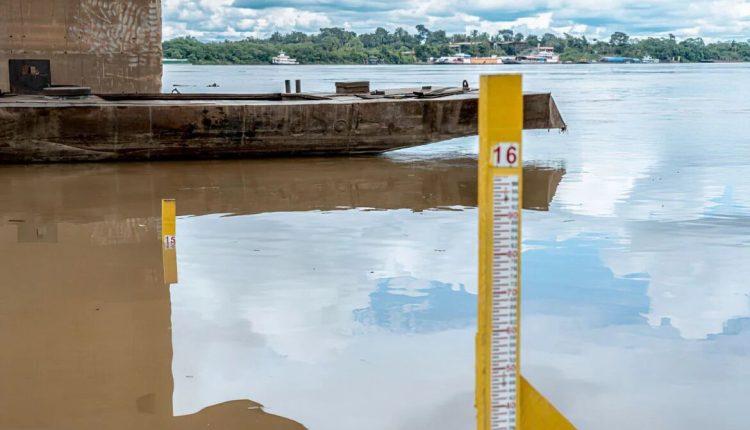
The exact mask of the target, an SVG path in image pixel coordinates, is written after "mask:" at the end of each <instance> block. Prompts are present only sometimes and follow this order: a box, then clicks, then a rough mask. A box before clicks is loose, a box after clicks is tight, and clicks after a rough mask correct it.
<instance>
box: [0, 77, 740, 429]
mask: <svg viewBox="0 0 750 430" xmlns="http://www.w3.org/2000/svg"><path fill="white" fill-rule="evenodd" d="M266 69H269V70H270V68H262V67H261V68H257V69H252V68H244V69H243V68H221V67H216V68H212V67H206V68H199V67H186V66H179V67H168V68H167V73H166V76H165V83H167V85H168V86H171V84H170V82H176V81H177V80H178V79H179V81H181V83H185V82H191V83H193V84H195V85H196V88H198V89H199V90H200V89H202V88H200V87H199V86H200V85H202V83H203V80H206V79H209V78H210V79H211V80H210V81H207V82H206V83H210V82H214V81H216V80H217V79H220V80H221V82H219V83H220V84H222V85H223V86H224V88H223V89H224V90H231V91H240V90H247V91H266V90H269V89H270V88H266V87H271V86H272V85H276V83H275V81H273V82H272V80H271V79H270V78H268V79H265V78H264V79H261V80H257V81H253V80H241V79H230V76H240V75H242V73H251V72H253V73H256V72H257V74H258V76H265V75H267V74H268V73H267V72H264V73H261V72H263V70H266ZM274 70H275V69H274ZM290 70H294V72H295V73H296V76H288V77H286V78H297V77H299V78H302V79H303V80H304V81H303V82H304V84H305V85H306V86H307V88H309V87H313V88H312V89H320V88H316V86H318V87H324V86H328V85H329V84H331V82H332V81H333V80H336V79H345V78H346V77H347V76H349V77H350V78H352V79H354V78H359V77H365V78H370V79H372V80H373V81H374V86H375V87H377V86H381V85H382V86H394V85H399V84H402V83H405V82H407V81H409V82H415V83H419V84H421V83H425V84H430V83H432V84H446V83H447V84H450V83H452V82H454V81H456V82H460V79H463V78H464V77H466V76H469V75H476V74H478V73H480V72H489V71H496V70H492V68H477V67H467V68H450V67H448V68H437V67H404V68H400V69H398V70H399V71H400V72H401V73H398V74H396V73H393V70H394V69H393V68H388V67H372V68H370V67H328V68H324V67H317V68H314V67H300V68H294V69H290ZM502 70H503V71H507V70H517V69H514V68H503V69H502ZM522 70H523V71H524V73H525V74H526V82H527V87H528V88H529V89H532V90H542V89H543V90H552V91H553V92H554V93H555V96H556V100H557V101H558V104H559V105H560V108H561V111H562V112H563V115H564V116H565V119H566V121H567V122H568V124H569V125H570V131H569V133H567V134H563V135H560V134H557V133H546V132H531V133H527V134H526V141H525V143H526V146H525V154H524V158H525V160H526V162H527V163H528V164H529V168H528V169H527V171H526V172H525V175H526V176H525V179H526V188H527V189H526V191H527V194H525V195H524V202H525V203H526V204H527V209H534V210H527V211H525V212H524V224H523V225H524V231H523V234H524V236H523V237H524V242H523V250H524V254H523V271H522V273H523V292H522V297H523V309H522V317H523V322H522V328H523V332H522V344H521V345H522V369H523V373H524V375H525V376H526V377H527V379H528V380H529V381H530V382H531V383H533V384H534V385H535V386H536V388H538V389H539V391H541V392H542V393H544V394H545V395H546V396H547V397H548V398H549V399H550V400H551V401H552V403H553V404H555V405H556V406H557V407H558V408H559V409H561V410H562V411H563V412H564V414H565V415H566V416H568V417H569V418H570V419H571V420H572V421H573V423H574V424H576V426H578V427H579V428H581V429H602V428H606V429H614V430H619V429H623V430H624V429H659V430H662V429H681V430H682V429H703V428H716V429H737V430H739V429H745V428H747V425H746V413H745V403H746V402H745V399H746V398H747V397H748V396H750V384H748V383H747V381H750V283H749V282H748V279H750V265H748V264H746V263H747V262H748V261H750V174H748V172H750V144H748V143H750V142H748V138H747V136H750V123H749V122H748V121H747V115H748V113H750V107H749V106H748V102H747V100H750V87H748V85H747V84H745V83H744V82H745V80H744V78H743V76H747V74H748V73H749V72H750V67H748V66H745V65H702V66H697V65H696V66H681V65H655V66H648V65H643V66H612V67H610V66H599V67H591V66H580V67H579V66H570V67H528V68H523V69H522ZM228 71H231V74H230V73H229V72H228ZM322 75H325V76H326V77H327V78H326V80H321V79H318V80H316V76H322ZM217 77H218V78H217ZM281 78H284V77H281ZM281 78H280V79H281ZM422 80H424V82H422ZM329 81H330V82H329ZM246 82H249V83H247V85H248V87H244V86H243V85H245V83H246ZM727 82H733V83H734V84H733V86H732V91H726V88H725V85H726V83H727ZM181 91H182V89H181ZM183 92H185V91H183ZM475 153H476V139H473V138H470V139H458V140H454V141H449V142H443V143H440V144H435V145H430V146H426V147H423V148H415V149H409V150H403V151H398V152H395V153H392V154H388V155H385V156H381V157H368V158H336V159H298V160H249V161H222V162H175V163H159V164H140V163H138V164H106V165H76V166H2V167H0V280H1V281H0V345H2V348H3V352H2V354H0V381H1V382H0V429H6V428H8V429H11V428H34V429H56V430H57V429H65V430H67V429H76V430H78V429H84V430H88V429H132V428H144V429H163V428H180V429H182V428H188V429H190V428H205V427H206V425H208V424H211V426H212V427H218V428H224V429H234V428H259V429H284V430H286V429H299V428H302V426H303V425H304V426H305V427H307V428H310V429H313V430H318V429H325V430H329V429H331V430H339V429H341V430H344V429H347V430H348V429H353V428H356V429H363V430H369V429H373V430H374V429H378V430H380V429H396V430H399V429H404V430H406V429H410V430H411V429H431V430H433V429H434V430H453V429H466V428H472V427H473V423H474V418H473V417H474V409H473V390H474V381H473V379H474V367H473V366H474V334H475V331H476V276H477V275H476V248H477V240H476V230H477V211H476V208H475V205H476V167H475V166H476V159H475ZM162 198H176V199H177V206H178V215H179V217H178V220H177V236H178V247H177V258H178V271H179V282H178V283H176V284H172V285H171V286H165V285H164V279H163V276H164V275H163V271H162V260H161V258H162V256H161V252H160V244H159V239H158V237H159V209H160V199H162ZM256 402H257V403H256ZM260 404H262V405H264V406H265V409H263V408H261V407H260Z"/></svg>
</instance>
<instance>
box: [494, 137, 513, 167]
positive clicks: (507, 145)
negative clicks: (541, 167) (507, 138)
mask: <svg viewBox="0 0 750 430" xmlns="http://www.w3.org/2000/svg"><path fill="white" fill-rule="evenodd" d="M518 146H519V145H518V143H515V142H500V143H496V144H495V145H494V146H493V147H492V156H491V157H490V158H491V163H492V166H494V167H518V166H519V164H518V163H519V161H520V160H519V159H518V157H519V153H518Z"/></svg>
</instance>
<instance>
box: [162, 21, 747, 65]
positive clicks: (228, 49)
mask: <svg viewBox="0 0 750 430" xmlns="http://www.w3.org/2000/svg"><path fill="white" fill-rule="evenodd" d="M416 30H417V31H416V33H414V34H412V33H409V32H408V31H406V30H404V29H403V28H398V29H396V30H395V31H393V32H389V31H387V30H385V29H383V28H378V29H377V30H375V32H373V33H364V34H359V35H358V34H356V33H354V32H351V31H346V30H344V29H342V28H323V29H321V30H320V32H319V33H317V34H306V33H301V32H292V33H289V34H281V33H274V34H273V35H271V36H270V37H269V38H266V39H255V38H248V39H244V40H239V41H224V42H201V41H200V40H198V39H195V38H192V37H180V38H177V39H172V40H168V41H165V42H164V56H165V58H182V59H187V60H190V62H192V63H194V64H268V63H270V62H271V59H272V58H273V57H274V56H276V55H278V53H279V51H282V50H283V51H285V52H286V53H287V54H288V55H289V56H291V57H293V58H296V59H298V60H299V61H300V63H302V64H365V63H368V62H371V63H372V62H378V63H385V64H411V63H418V62H424V61H427V60H428V59H429V58H430V57H440V56H447V55H452V54H455V53H456V52H458V49H460V50H461V52H463V53H466V54H470V55H472V56H482V57H484V56H491V55H498V56H503V55H511V56H512V55H518V54H521V53H523V52H524V51H527V50H529V49H531V48H533V47H536V46H537V45H539V44H541V45H542V46H552V47H554V48H555V52H557V53H559V54H560V59H561V60H562V61H573V62H576V61H596V60H599V59H600V58H601V57H604V56H624V57H634V58H641V57H643V56H645V55H650V56H651V57H653V58H658V59H659V60H661V61H680V62H698V61H709V60H712V61H750V41H746V42H736V41H728V42H714V43H705V42H704V41H703V39H701V38H689V39H685V40H681V41H679V42H678V41H677V39H676V38H675V37H674V36H672V35H670V36H669V37H663V38H653V37H649V38H643V39H640V38H639V39H636V38H631V37H629V36H628V35H627V34H625V33H621V32H617V33H614V34H612V36H611V37H610V39H609V40H607V41H604V40H596V39H593V40H588V39H587V38H586V37H585V36H584V37H575V36H571V35H568V34H566V35H564V36H562V37H560V36H556V35H554V34H549V33H547V34H544V35H542V36H537V35H523V34H521V33H514V32H513V31H512V30H501V31H499V32H498V33H497V34H494V35H489V34H487V33H479V32H477V31H474V32H472V33H471V34H454V35H448V34H446V32H445V31H442V30H438V31H430V30H429V29H427V28H426V27H424V26H423V25H418V26H417V27H416ZM459 44H460V45H459Z"/></svg>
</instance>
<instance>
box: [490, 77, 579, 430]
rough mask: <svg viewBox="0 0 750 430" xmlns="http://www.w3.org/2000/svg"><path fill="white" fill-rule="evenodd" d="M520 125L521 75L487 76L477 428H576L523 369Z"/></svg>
mask: <svg viewBox="0 0 750 430" xmlns="http://www.w3.org/2000/svg"><path fill="white" fill-rule="evenodd" d="M522 132H523V85H522V77H521V75H495V76H482V77H481V81H480V96H479V141H480V150H479V309H478V326H479V331H478V333H477V363H476V371H477V392H476V395H477V398H476V404H477V420H478V425H477V428H478V429H479V430H566V429H573V428H574V427H573V426H572V425H571V424H570V423H569V422H568V421H567V420H566V419H565V418H564V417H563V416H562V415H561V414H560V413H559V412H558V411H557V410H556V409H555V408H554V407H553V406H552V405H550V404H549V402H547V401H546V400H545V399H544V397H543V396H542V395H541V394H539V393H538V392H537V391H536V390H535V389H534V388H533V387H532V386H531V385H530V384H529V383H528V382H527V381H526V380H525V379H523V378H522V376H521V373H520V309H521V208H522V201H521V200H522V197H521V196H522V194H523V153H522V148H523V146H522Z"/></svg>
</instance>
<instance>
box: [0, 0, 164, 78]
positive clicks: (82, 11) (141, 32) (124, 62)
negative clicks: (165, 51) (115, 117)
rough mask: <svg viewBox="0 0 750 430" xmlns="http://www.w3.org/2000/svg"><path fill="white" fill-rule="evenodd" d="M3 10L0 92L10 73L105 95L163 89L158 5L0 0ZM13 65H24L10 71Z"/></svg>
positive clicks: (143, 0) (155, 1) (153, 1)
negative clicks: (31, 61) (84, 87)
mask: <svg viewBox="0 0 750 430" xmlns="http://www.w3.org/2000/svg"><path fill="white" fill-rule="evenodd" d="M0 11H1V12H0V91H8V90H10V81H11V74H15V75H16V78H19V75H20V78H38V79H48V80H49V81H50V83H51V84H69V85H82V86H89V87H91V88H92V89H93V90H94V91H95V92H100V93H121V92H160V91H161V77H162V47H161V32H162V30H161V26H162V22H161V1H160V0H107V1H101V0H56V1H40V0H33V1H30V0H24V1H18V0H0ZM9 60H22V61H15V62H13V69H12V70H11V69H10V65H9ZM28 60H41V62H34V64H33V66H30V65H28V64H26V63H25V62H26V61H28ZM47 64H48V66H46V65H47ZM41 75H47V76H41ZM50 75H51V76H50ZM17 80H18V79H17Z"/></svg>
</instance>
